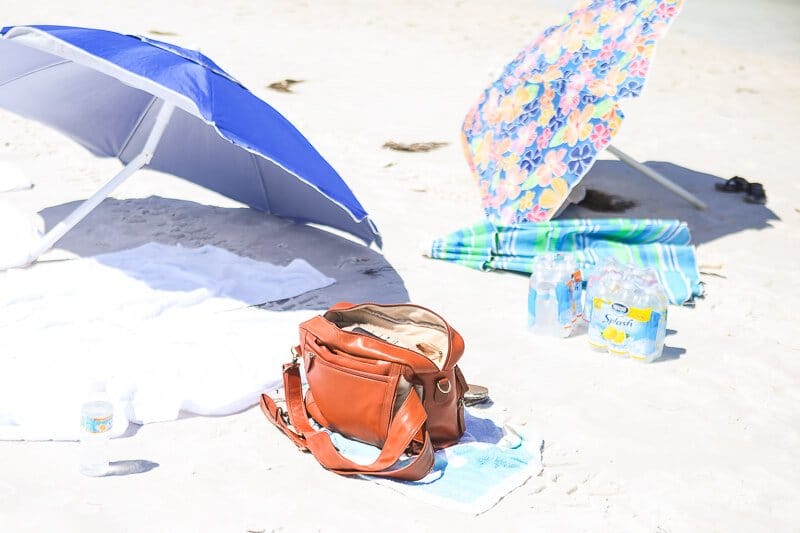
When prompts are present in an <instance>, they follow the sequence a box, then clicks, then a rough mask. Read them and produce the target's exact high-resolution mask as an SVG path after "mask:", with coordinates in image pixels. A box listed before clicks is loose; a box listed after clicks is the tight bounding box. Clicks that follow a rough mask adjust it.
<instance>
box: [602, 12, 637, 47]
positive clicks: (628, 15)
mask: <svg viewBox="0 0 800 533" xmlns="http://www.w3.org/2000/svg"><path fill="white" fill-rule="evenodd" d="M635 15H636V6H634V5H633V4H628V7H626V8H625V10H624V11H622V13H619V12H618V13H617V14H616V15H615V16H614V17H613V18H612V19H611V20H610V21H609V23H608V26H606V30H605V31H604V32H603V39H616V38H617V37H619V36H620V35H622V32H623V31H625V28H627V27H628V26H629V25H630V23H631V22H633V18H634V16H635Z"/></svg>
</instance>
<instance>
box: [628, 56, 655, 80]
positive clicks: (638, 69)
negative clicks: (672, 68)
mask: <svg viewBox="0 0 800 533" xmlns="http://www.w3.org/2000/svg"><path fill="white" fill-rule="evenodd" d="M649 66H650V65H649V63H648V62H647V60H646V59H644V58H639V59H635V60H633V61H631V63H630V64H629V65H628V74H630V75H631V76H637V77H639V78H644V77H645V76H647V69H648V68H649Z"/></svg>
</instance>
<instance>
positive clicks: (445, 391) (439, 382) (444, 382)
mask: <svg viewBox="0 0 800 533" xmlns="http://www.w3.org/2000/svg"><path fill="white" fill-rule="evenodd" d="M443 387H447V388H446V389H445V388H443ZM436 388H437V389H439V392H441V393H442V394H450V391H451V390H453V383H452V382H451V381H450V380H449V379H447V378H442V379H438V380H436Z"/></svg>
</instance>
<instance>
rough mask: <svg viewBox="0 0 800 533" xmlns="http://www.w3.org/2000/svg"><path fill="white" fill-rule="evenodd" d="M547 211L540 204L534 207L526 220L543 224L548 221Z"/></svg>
mask: <svg viewBox="0 0 800 533" xmlns="http://www.w3.org/2000/svg"><path fill="white" fill-rule="evenodd" d="M547 213H548V211H547V210H546V209H542V208H541V207H540V206H539V205H538V204H536V205H534V206H533V208H531V210H530V211H528V213H527V214H526V215H525V218H526V219H527V220H528V221H530V222H543V221H545V220H547Z"/></svg>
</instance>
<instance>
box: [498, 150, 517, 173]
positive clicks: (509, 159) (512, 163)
mask: <svg viewBox="0 0 800 533" xmlns="http://www.w3.org/2000/svg"><path fill="white" fill-rule="evenodd" d="M517 163H519V154H515V153H514V152H511V153H510V154H508V155H507V156H505V157H503V158H502V159H501V160H500V168H501V169H503V170H505V171H506V172H510V171H512V170H513V169H516V168H518V167H517Z"/></svg>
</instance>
